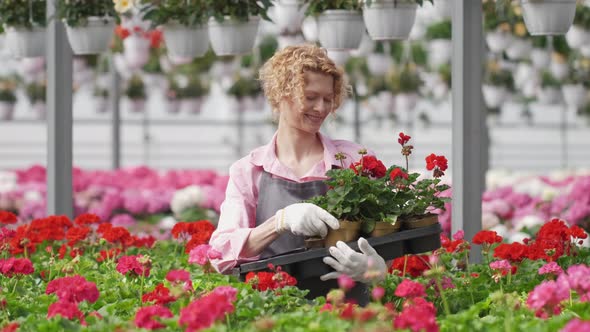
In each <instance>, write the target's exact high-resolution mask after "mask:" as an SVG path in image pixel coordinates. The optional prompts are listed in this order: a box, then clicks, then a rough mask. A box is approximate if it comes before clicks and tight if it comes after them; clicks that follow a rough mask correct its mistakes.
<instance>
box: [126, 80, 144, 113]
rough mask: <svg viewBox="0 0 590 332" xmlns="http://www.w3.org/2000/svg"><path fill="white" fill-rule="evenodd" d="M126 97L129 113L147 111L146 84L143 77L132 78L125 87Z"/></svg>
mask: <svg viewBox="0 0 590 332" xmlns="http://www.w3.org/2000/svg"><path fill="white" fill-rule="evenodd" d="M125 97H127V103H128V108H129V111H131V112H133V113H137V112H141V111H143V110H144V109H145V100H146V93H145V84H144V83H143V80H142V79H141V77H139V76H138V75H133V76H131V78H130V79H129V80H128V81H127V85H126V87H125Z"/></svg>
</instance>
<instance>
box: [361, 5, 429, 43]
mask: <svg viewBox="0 0 590 332" xmlns="http://www.w3.org/2000/svg"><path fill="white" fill-rule="evenodd" d="M417 8H418V5H417V4H416V3H406V2H403V3H398V2H397V1H394V0H382V1H374V2H373V3H371V5H370V6H367V5H366V4H365V6H364V8H363V19H364V22H365V26H366V27H367V32H368V33H369V36H371V38H372V39H373V40H396V39H408V37H409V35H410V31H412V27H413V26H414V22H415V21H416V9H417Z"/></svg>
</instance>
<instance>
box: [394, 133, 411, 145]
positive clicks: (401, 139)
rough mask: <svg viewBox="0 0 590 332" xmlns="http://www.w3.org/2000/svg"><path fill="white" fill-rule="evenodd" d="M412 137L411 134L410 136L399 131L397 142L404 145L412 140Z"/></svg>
mask: <svg viewBox="0 0 590 332" xmlns="http://www.w3.org/2000/svg"><path fill="white" fill-rule="evenodd" d="M410 138H412V137H411V136H408V135H406V134H404V133H399V138H398V139H397V142H398V143H399V144H400V145H401V146H404V145H406V143H408V142H409V141H410Z"/></svg>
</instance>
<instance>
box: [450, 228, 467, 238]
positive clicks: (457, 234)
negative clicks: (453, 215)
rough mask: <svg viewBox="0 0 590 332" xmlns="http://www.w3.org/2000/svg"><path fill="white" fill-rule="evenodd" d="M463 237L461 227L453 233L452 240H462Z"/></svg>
mask: <svg viewBox="0 0 590 332" xmlns="http://www.w3.org/2000/svg"><path fill="white" fill-rule="evenodd" d="M464 237H465V232H464V231H463V230H462V229H461V230H458V231H457V232H456V233H455V234H453V240H463V238H464Z"/></svg>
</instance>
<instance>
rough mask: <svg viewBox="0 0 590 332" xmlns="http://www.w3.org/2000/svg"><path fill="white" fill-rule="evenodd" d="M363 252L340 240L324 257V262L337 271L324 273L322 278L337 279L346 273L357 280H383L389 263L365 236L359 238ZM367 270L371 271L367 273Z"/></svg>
mask: <svg viewBox="0 0 590 332" xmlns="http://www.w3.org/2000/svg"><path fill="white" fill-rule="evenodd" d="M358 245H359V249H360V250H361V252H360V253H359V252H356V251H354V250H352V248H350V247H349V246H348V245H347V244H346V243H344V242H342V241H338V242H337V243H336V246H335V247H330V254H331V255H332V256H333V257H334V258H335V259H334V258H332V257H330V256H328V257H324V263H326V264H328V265H330V266H331V267H332V268H334V270H336V271H335V272H330V273H327V274H324V275H323V276H321V277H320V279H321V280H324V281H325V280H328V279H336V278H338V277H339V276H340V275H342V274H346V275H348V276H349V277H351V278H352V279H353V280H355V281H359V282H368V281H371V280H373V281H378V280H382V279H383V278H384V277H385V274H386V273H387V265H386V264H385V260H384V259H383V257H381V256H379V254H378V253H377V252H376V251H375V249H373V247H371V245H370V244H369V242H367V240H365V239H364V238H362V237H361V238H360V239H359V240H358ZM367 271H370V272H369V273H367Z"/></svg>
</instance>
